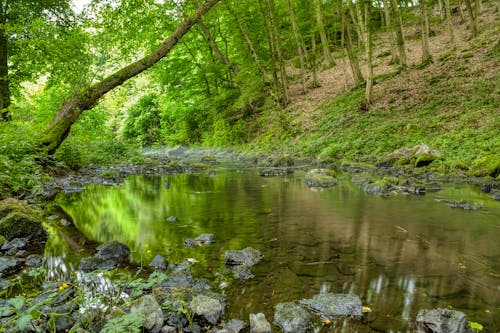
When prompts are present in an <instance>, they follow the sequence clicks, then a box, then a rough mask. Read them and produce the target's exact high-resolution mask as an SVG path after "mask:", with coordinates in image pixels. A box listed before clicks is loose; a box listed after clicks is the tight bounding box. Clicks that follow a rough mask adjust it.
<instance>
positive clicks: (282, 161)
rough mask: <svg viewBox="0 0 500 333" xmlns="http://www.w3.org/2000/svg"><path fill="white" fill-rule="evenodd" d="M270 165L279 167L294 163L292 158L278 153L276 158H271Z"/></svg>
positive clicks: (289, 165)
mask: <svg viewBox="0 0 500 333" xmlns="http://www.w3.org/2000/svg"><path fill="white" fill-rule="evenodd" d="M271 164H272V166H273V167H275V168H280V167H291V166H293V165H294V164H295V163H294V161H293V159H292V158H291V157H290V156H288V155H279V156H277V157H276V158H274V159H273V161H272V163H271Z"/></svg>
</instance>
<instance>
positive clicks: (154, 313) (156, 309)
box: [131, 295, 165, 333]
mask: <svg viewBox="0 0 500 333" xmlns="http://www.w3.org/2000/svg"><path fill="white" fill-rule="evenodd" d="M131 310H132V311H140V312H142V313H143V314H144V321H143V323H142V326H143V327H144V328H145V329H146V330H147V331H148V332H152V333H158V332H160V330H161V329H162V327H163V322H164V321H165V317H164V316H163V312H162V310H161V307H160V304H158V302H157V301H156V299H155V298H154V296H153V295H144V296H142V297H141V298H140V299H139V301H138V302H137V303H136V304H134V305H133V306H132V309H131Z"/></svg>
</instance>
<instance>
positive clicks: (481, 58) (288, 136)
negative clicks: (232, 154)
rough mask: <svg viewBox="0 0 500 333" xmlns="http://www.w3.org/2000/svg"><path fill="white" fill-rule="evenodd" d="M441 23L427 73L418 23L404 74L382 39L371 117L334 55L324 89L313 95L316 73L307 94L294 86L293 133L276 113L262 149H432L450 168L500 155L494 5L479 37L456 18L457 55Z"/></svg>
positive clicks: (361, 154)
mask: <svg viewBox="0 0 500 333" xmlns="http://www.w3.org/2000/svg"><path fill="white" fill-rule="evenodd" d="M464 10H465V9H464ZM436 17H438V15H437V14H435V15H433V20H432V21H431V26H430V27H431V37H430V50H431V55H432V57H433V60H434V62H433V63H431V64H429V65H427V66H419V65H420V62H421V39H420V22H419V21H418V20H417V19H415V20H414V21H413V24H411V25H408V26H406V27H405V41H406V47H407V51H408V52H407V56H408V68H407V70H404V71H401V72H398V68H397V65H393V64H389V62H390V58H391V54H390V44H389V41H388V37H387V34H385V33H381V34H377V35H375V36H374V52H373V54H374V62H375V63H374V74H375V85H374V89H373V97H372V98H373V102H372V105H371V106H370V111H369V112H362V111H360V110H359V107H358V105H359V102H360V101H361V100H362V98H363V94H364V87H353V84H354V83H353V78H352V73H351V72H350V71H344V70H343V69H342V68H343V67H344V66H342V64H343V63H344V62H347V61H348V60H347V59H346V57H344V56H343V55H342V54H341V53H339V52H337V53H334V57H335V61H336V63H337V64H338V65H340V66H333V67H331V68H328V69H325V70H322V71H320V72H318V79H319V82H320V84H321V86H320V87H318V88H314V89H313V88H311V87H310V86H311V83H312V75H308V76H307V86H308V87H309V88H308V90H307V92H306V93H305V94H303V93H302V89H301V84H300V82H294V83H293V84H292V86H291V88H290V98H291V103H290V104H289V105H288V107H287V108H286V110H285V112H284V114H285V116H286V119H287V123H286V124H285V125H283V120H282V119H277V118H279V117H276V115H272V114H269V115H267V116H266V115H264V116H263V120H262V121H261V124H262V125H263V126H262V127H261V128H263V130H262V131H261V132H260V133H259V134H258V136H257V137H256V140H255V144H257V145H259V146H264V147H265V146H266V145H267V146H268V147H273V148H272V149H276V147H275V146H274V145H275V143H276V142H285V144H284V145H283V147H280V149H282V150H284V151H287V150H288V151H289V152H290V153H298V154H303V153H306V154H309V155H316V156H320V157H327V158H328V157H330V158H331V157H334V158H335V157H344V158H348V159H349V158H350V159H361V160H369V161H373V160H374V159H377V158H378V157H380V156H381V155H384V154H387V153H389V152H391V151H393V150H395V149H399V148H402V147H408V146H413V145H416V144H420V143H427V144H429V145H431V146H432V148H435V149H438V150H440V151H442V152H443V160H444V162H445V163H446V164H447V165H448V166H452V167H453V166H455V165H457V164H460V165H463V164H469V165H470V164H471V163H472V162H473V161H474V159H475V158H476V157H478V156H480V155H484V154H491V153H493V154H495V151H496V152H497V153H496V154H498V151H500V139H498V137H499V136H500V131H499V130H498V128H500V116H499V114H498V109H499V108H500V106H499V105H500V104H499V92H500V89H499V86H498V82H499V73H498V70H497V69H498V68H499V62H500V61H499V60H500V58H499V55H500V52H499V44H498V36H499V30H500V27H499V25H498V12H497V8H496V5H495V4H494V3H486V2H485V3H483V8H482V13H481V16H480V18H479V22H478V23H479V30H480V33H479V35H478V36H477V37H475V38H472V39H471V38H470V31H469V29H468V22H467V21H463V20H462V19H461V17H460V15H459V12H458V10H457V13H456V14H455V15H454V17H453V24H454V33H455V39H456V45H457V48H456V50H455V51H453V50H452V45H451V43H450V37H449V33H448V30H447V26H446V22H444V21H440V20H439V19H438V18H436ZM466 19H467V16H466ZM362 54H363V52H359V55H360V64H362V71H363V72H365V71H366V68H364V67H363V64H364V59H363V56H362ZM288 72H289V74H290V75H292V76H293V77H298V76H299V74H300V70H298V69H296V68H289V71H288ZM281 118H283V117H281ZM273 120H274V121H273ZM278 123H280V125H279V126H282V127H283V128H284V129H283V130H282V131H281V132H280V131H277V130H276V128H277V127H279V126H278V125H277V124H278Z"/></svg>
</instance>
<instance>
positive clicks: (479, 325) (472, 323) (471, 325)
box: [469, 321, 483, 332]
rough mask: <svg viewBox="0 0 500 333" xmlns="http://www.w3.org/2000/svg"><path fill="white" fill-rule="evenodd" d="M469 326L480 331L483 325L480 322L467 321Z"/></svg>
mask: <svg viewBox="0 0 500 333" xmlns="http://www.w3.org/2000/svg"><path fill="white" fill-rule="evenodd" d="M469 326H470V328H471V329H473V330H475V331H479V332H481V331H482V330H483V325H481V324H480V323H476V322H475V321H469Z"/></svg>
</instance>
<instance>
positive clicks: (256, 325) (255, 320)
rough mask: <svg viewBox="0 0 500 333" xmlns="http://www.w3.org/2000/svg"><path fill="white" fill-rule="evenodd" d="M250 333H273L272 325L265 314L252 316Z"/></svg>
mask: <svg viewBox="0 0 500 333" xmlns="http://www.w3.org/2000/svg"><path fill="white" fill-rule="evenodd" d="M250 333H271V324H269V322H268V321H267V320H266V316H264V314H263V313H257V314H253V313H251V314H250Z"/></svg>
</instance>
